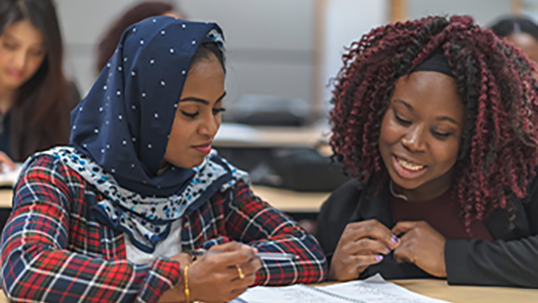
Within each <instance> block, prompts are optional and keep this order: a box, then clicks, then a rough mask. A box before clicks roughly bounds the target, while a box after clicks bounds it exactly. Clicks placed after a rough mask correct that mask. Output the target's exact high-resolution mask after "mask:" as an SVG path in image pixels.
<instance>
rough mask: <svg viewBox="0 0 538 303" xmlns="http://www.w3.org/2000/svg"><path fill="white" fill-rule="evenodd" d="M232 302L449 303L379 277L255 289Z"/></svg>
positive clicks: (258, 287)
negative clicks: (331, 283)
mask: <svg viewBox="0 0 538 303" xmlns="http://www.w3.org/2000/svg"><path fill="white" fill-rule="evenodd" d="M231 302H232V303H275V302H279V303H285V302H286V303H295V302H297V303H325V302H331V303H349V302H356V303H371V302H372V303H373V302H376V303H448V302H447V301H442V300H437V299H432V298H428V297H426V296H423V295H419V294H417V293H414V292H411V291H409V290H407V289H405V288H403V287H401V286H398V285H396V284H394V283H390V282H387V281H385V280H384V279H383V278H382V277H381V276H380V275H379V274H378V275H375V276H373V277H371V278H369V279H366V280H364V281H352V282H346V283H339V284H334V285H329V286H322V287H311V286H307V285H303V284H297V285H292V286H286V287H261V286H257V287H253V288H251V289H249V290H247V291H246V292H245V293H244V294H242V295H241V296H239V298H237V299H235V300H233V301H231Z"/></svg>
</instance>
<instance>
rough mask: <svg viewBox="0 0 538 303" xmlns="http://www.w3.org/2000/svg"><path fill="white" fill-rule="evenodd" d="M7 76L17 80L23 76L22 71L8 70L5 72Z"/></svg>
mask: <svg viewBox="0 0 538 303" xmlns="http://www.w3.org/2000/svg"><path fill="white" fill-rule="evenodd" d="M7 73H8V75H10V76H11V77H13V78H15V79H17V80H19V79H21V78H22V76H23V75H24V74H23V72H22V71H17V70H8V71H7Z"/></svg>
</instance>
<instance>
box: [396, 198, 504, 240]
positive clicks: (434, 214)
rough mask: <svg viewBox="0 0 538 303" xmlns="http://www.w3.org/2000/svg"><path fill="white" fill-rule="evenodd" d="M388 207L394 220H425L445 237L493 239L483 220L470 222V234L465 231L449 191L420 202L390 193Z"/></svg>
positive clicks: (457, 208) (458, 210)
mask: <svg viewBox="0 0 538 303" xmlns="http://www.w3.org/2000/svg"><path fill="white" fill-rule="evenodd" d="M390 209H391V213H392V218H393V219H394V222H395V223H397V222H400V221H426V222H427V223H428V224H430V226H431V227H433V228H434V229H435V230H437V231H438V232H439V233H440V234H441V235H443V236H444V237H445V238H446V239H468V238H474V239H485V240H488V241H490V242H493V241H494V239H493V237H492V236H491V234H490V232H489V231H488V229H487V228H486V224H484V222H483V221H480V222H478V221H474V222H473V223H472V224H471V234H468V233H467V232H466V231H465V225H464V223H463V220H462V219H461V217H460V209H459V207H458V205H457V203H455V201H453V200H452V199H451V194H450V191H446V192H445V193H444V194H442V195H441V196H439V197H437V198H434V199H432V200H429V201H424V202H420V203H413V202H407V201H405V200H403V199H400V198H396V197H394V196H392V195H391V198H390Z"/></svg>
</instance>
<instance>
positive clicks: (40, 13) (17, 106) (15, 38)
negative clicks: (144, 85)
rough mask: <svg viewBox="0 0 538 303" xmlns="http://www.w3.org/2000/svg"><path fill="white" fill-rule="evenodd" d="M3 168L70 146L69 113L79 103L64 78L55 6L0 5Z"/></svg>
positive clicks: (22, 1) (34, 2) (15, 1)
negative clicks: (58, 147) (57, 146)
mask: <svg viewBox="0 0 538 303" xmlns="http://www.w3.org/2000/svg"><path fill="white" fill-rule="evenodd" d="M0 31H1V35H0V162H1V163H2V164H4V165H5V166H7V167H8V168H10V169H14V168H15V166H14V162H22V161H23V160H24V159H26V158H27V157H28V156H29V155H31V154H33V153H35V152H36V151H39V150H45V149H48V148H50V147H52V146H55V145H63V144H66V143H67V142H68V140H69V130H70V129H69V112H70V111H71V109H72V108H73V107H74V106H75V105H76V103H78V102H79V101H80V96H79V95H78V90H77V89H76V87H74V86H73V84H72V83H69V82H68V81H66V78H65V76H64V73H63V66H62V65H63V64H62V60H63V44H62V37H61V33H60V27H59V25H58V18H57V16H56V10H55V7H54V4H53V3H52V1H51V0H2V1H0Z"/></svg>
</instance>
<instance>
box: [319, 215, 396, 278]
mask: <svg viewBox="0 0 538 303" xmlns="http://www.w3.org/2000/svg"><path fill="white" fill-rule="evenodd" d="M398 245H399V242H398V238H397V237H395V236H394V235H393V234H392V233H391V231H390V230H389V229H388V228H387V227H386V226H385V225H383V224H381V223H379V222H378V221H377V220H368V221H362V222H355V223H350V224H348V225H347V226H346V229H345V230H344V232H343V233H342V237H340V241H339V242H338V246H337V247H336V250H335V252H334V255H333V257H332V261H331V267H330V270H329V278H330V279H333V280H338V281H348V280H354V279H357V278H358V277H359V274H360V273H361V272H363V271H364V270H365V269H366V268H367V267H368V266H370V265H372V264H376V263H379V262H381V260H383V256H382V255H386V254H388V253H390V252H391V250H393V249H395V248H397V247H398Z"/></svg>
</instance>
